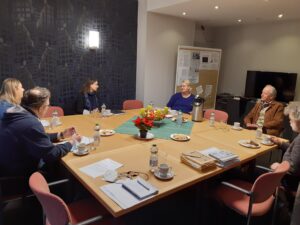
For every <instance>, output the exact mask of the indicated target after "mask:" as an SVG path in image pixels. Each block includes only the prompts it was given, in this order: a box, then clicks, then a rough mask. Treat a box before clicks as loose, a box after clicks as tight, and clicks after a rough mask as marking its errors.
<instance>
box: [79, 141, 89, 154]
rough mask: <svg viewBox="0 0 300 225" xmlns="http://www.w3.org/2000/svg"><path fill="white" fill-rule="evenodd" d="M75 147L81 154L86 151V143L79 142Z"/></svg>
mask: <svg viewBox="0 0 300 225" xmlns="http://www.w3.org/2000/svg"><path fill="white" fill-rule="evenodd" d="M77 149H78V153H79V154H83V153H85V152H86V151H87V149H86V145H85V144H83V143H80V144H79V145H77Z"/></svg>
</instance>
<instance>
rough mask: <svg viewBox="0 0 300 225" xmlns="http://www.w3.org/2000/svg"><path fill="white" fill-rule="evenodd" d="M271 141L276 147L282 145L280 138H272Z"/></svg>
mask: <svg viewBox="0 0 300 225" xmlns="http://www.w3.org/2000/svg"><path fill="white" fill-rule="evenodd" d="M271 141H272V142H273V143H274V144H276V145H281V144H282V140H281V139H280V138H278V137H274V136H272V137H271Z"/></svg>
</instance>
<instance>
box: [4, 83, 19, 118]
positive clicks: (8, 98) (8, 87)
mask: <svg viewBox="0 0 300 225" xmlns="http://www.w3.org/2000/svg"><path fill="white" fill-rule="evenodd" d="M23 92H24V88H23V87H22V84H21V82H20V81H19V80H17V79H15V78H6V79H5V80H4V81H3V82H2V86H1V90H0V119H2V117H3V114H4V113H5V112H6V110H7V109H8V108H10V107H12V106H14V105H20V103H21V99H22V97H23Z"/></svg>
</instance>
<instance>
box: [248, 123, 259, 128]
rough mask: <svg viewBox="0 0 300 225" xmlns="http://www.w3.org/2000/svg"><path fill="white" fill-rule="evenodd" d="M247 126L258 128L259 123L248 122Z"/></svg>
mask: <svg viewBox="0 0 300 225" xmlns="http://www.w3.org/2000/svg"><path fill="white" fill-rule="evenodd" d="M246 127H247V128H257V127H258V126H257V124H254V123H247V124H246Z"/></svg>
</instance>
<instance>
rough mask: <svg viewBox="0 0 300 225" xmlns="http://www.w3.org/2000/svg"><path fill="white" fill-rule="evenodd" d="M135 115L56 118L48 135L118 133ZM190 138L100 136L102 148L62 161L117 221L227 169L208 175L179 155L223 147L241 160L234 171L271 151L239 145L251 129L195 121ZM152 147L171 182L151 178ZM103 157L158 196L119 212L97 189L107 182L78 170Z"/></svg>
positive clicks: (68, 157) (265, 147)
mask: <svg viewBox="0 0 300 225" xmlns="http://www.w3.org/2000/svg"><path fill="white" fill-rule="evenodd" d="M138 112H139V110H127V111H126V113H125V114H121V115H114V116H110V117H100V115H99V114H98V115H97V116H95V115H75V116H64V117H61V118H60V119H61V121H62V125H61V126H58V127H56V128H55V129H53V130H47V131H48V132H52V131H53V132H57V131H62V130H63V129H65V128H67V127H71V126H74V127H75V128H76V130H77V131H78V133H79V134H81V135H84V136H87V137H91V136H92V135H93V132H94V130H93V128H94V126H95V124H96V123H99V124H100V126H101V129H116V128H117V127H118V126H120V125H121V124H123V123H124V122H125V121H128V120H129V119H131V118H132V117H133V116H134V115H138ZM189 119H190V117H189ZM137 132H138V130H137ZM190 137H191V140H190V141H187V142H176V141H173V140H171V139H169V140H167V139H158V138H154V139H152V140H149V141H144V140H138V139H135V138H134V137H133V135H127V134H118V133H116V134H114V135H112V136H107V137H101V141H100V145H99V146H98V147H97V149H96V150H93V151H91V152H90V154H88V155H86V156H81V157H79V156H75V155H73V154H72V153H69V154H67V155H66V156H64V157H63V158H62V163H63V164H64V165H65V167H66V168H67V169H68V170H69V171H70V172H71V173H72V174H73V175H74V176H75V177H76V179H78V180H79V181H80V182H81V183H82V184H83V185H84V186H85V187H86V188H87V190H89V192H90V193H91V194H92V195H93V196H94V197H95V198H96V199H97V200H98V201H99V202H100V203H101V204H103V205H104V206H105V207H106V208H107V210H108V211H110V213H111V214H112V215H113V216H115V217H118V216H121V215H123V214H126V213H128V212H131V211H133V210H135V209H137V208H139V207H141V206H144V205H147V204H149V203H151V202H153V201H156V200H158V199H160V198H162V197H164V196H167V195H170V194H172V193H175V192H177V191H178V190H181V189H184V188H186V187H189V186H191V185H194V184H196V183H199V182H200V181H203V180H205V179H208V178H210V177H213V176H215V175H217V174H220V173H222V172H224V171H225V170H227V169H229V168H226V169H224V168H218V167H217V168H215V169H212V170H210V171H207V172H199V171H196V170H194V169H192V168H191V167H189V166H187V165H185V164H183V163H181V161H180V154H181V153H182V152H188V151H193V150H204V149H207V148H209V147H217V148H220V149H225V150H228V151H231V152H233V153H235V154H237V155H238V156H239V157H240V160H241V161H240V162H238V163H236V164H234V165H233V166H231V167H230V168H232V167H235V166H238V165H240V164H242V163H245V162H247V161H250V160H252V159H254V158H255V157H257V156H258V155H260V154H263V153H265V152H267V151H270V150H272V149H273V148H274V146H263V145H262V146H261V148H259V149H248V148H245V147H243V146H240V145H239V144H238V141H239V140H240V139H253V138H254V132H253V131H249V130H242V131H236V130H232V129H230V127H229V126H228V129H227V130H226V131H225V130H224V129H218V127H217V126H216V127H210V126H209V124H208V121H203V122H197V123H196V122H195V123H194V125H193V128H192V131H191V135H190ZM152 144H157V146H158V149H159V155H160V158H161V159H163V160H165V162H167V164H169V165H170V166H171V167H172V169H173V171H174V173H175V176H174V178H173V179H171V180H168V181H161V180H158V179H156V178H155V177H154V175H153V174H152V173H151V172H149V157H150V148H151V146H152ZM106 158H110V159H112V160H114V161H117V162H119V163H122V164H123V166H122V167H121V168H119V169H118V172H126V171H138V172H143V173H147V174H148V175H149V182H150V183H151V184H153V185H154V186H156V187H157V188H158V189H159V193H158V194H157V195H154V196H153V197H151V198H149V199H147V200H145V201H142V202H140V203H139V204H137V205H135V206H132V207H130V208H128V209H122V208H121V207H119V206H118V205H117V204H116V203H115V202H114V201H112V200H111V199H110V198H109V197H108V196H107V195H106V194H104V192H102V191H101V190H100V187H101V186H102V185H105V184H107V182H105V181H103V180H102V178H101V177H97V178H92V177H90V176H88V175H86V174H84V173H83V172H81V171H80V170H79V169H80V168H81V167H83V166H87V165H89V164H92V163H94V162H97V161H100V160H102V159H106Z"/></svg>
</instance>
